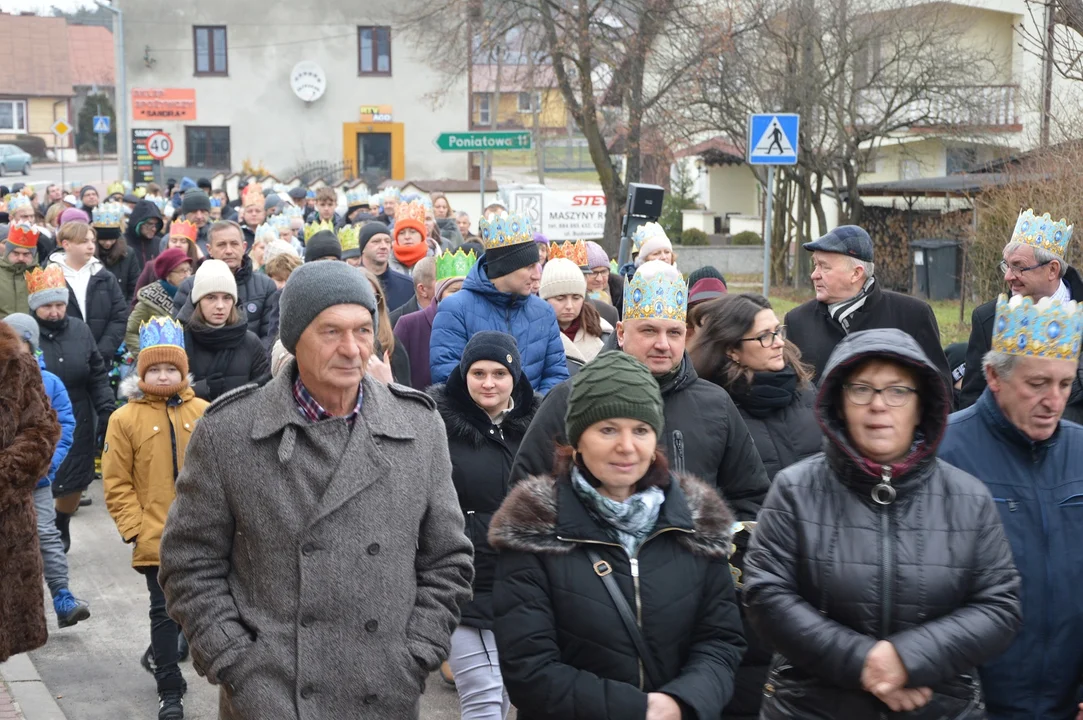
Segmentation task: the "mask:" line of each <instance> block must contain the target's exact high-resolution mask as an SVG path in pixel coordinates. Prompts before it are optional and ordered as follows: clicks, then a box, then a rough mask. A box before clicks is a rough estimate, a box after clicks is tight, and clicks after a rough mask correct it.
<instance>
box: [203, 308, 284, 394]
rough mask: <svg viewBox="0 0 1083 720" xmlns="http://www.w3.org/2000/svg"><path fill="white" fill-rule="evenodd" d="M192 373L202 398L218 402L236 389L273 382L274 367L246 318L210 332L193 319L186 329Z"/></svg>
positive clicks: (208, 328) (212, 329)
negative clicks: (217, 400) (272, 367)
mask: <svg viewBox="0 0 1083 720" xmlns="http://www.w3.org/2000/svg"><path fill="white" fill-rule="evenodd" d="M184 349H185V350H186V351H187V353H188V372H189V373H190V374H191V375H192V377H193V378H195V382H194V383H192V389H193V390H195V391H196V395H197V396H198V397H201V398H203V399H204V400H209V401H211V402H214V400H216V399H217V398H219V397H221V396H222V395H224V394H226V393H227V392H229V391H230V390H233V389H234V388H239V387H240V386H242V385H247V384H248V383H251V382H258V383H260V384H262V383H265V382H267V380H269V379H270V378H271V363H270V361H269V360H268V359H267V353H266V352H265V351H264V349H263V345H262V343H260V340H259V338H258V337H256V335H255V333H253V332H252V331H251V330H249V329H248V324H247V322H246V320H245V318H244V316H243V314H242V315H241V319H240V320H238V321H237V323H236V324H235V325H227V326H225V327H220V328H210V327H207V326H205V325H203V324H201V323H199V322H198V321H197V320H194V319H190V320H189V322H188V324H187V325H186V326H185V328H184Z"/></svg>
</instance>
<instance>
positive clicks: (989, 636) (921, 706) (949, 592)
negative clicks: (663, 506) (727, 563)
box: [744, 329, 1022, 720]
mask: <svg viewBox="0 0 1083 720" xmlns="http://www.w3.org/2000/svg"><path fill="white" fill-rule="evenodd" d="M950 398H951V396H950V395H949V393H948V389H947V388H946V387H945V385H944V379H943V375H942V374H941V373H940V370H939V368H938V367H937V366H936V365H934V364H933V363H932V362H931V361H930V360H929V358H928V357H926V355H925V353H924V352H923V351H922V349H921V347H920V346H919V345H918V343H917V341H916V340H914V339H913V338H912V337H911V336H910V335H908V334H907V333H905V332H903V331H901V330H895V329H878V330H865V331H863V332H856V333H854V334H852V335H849V336H847V337H846V338H844V339H843V340H842V341H841V342H840V343H839V344H838V347H836V348H835V350H834V352H832V353H831V357H830V359H829V360H828V361H827V364H826V366H825V369H824V374H823V376H822V383H821V387H820V392H819V395H818V396H817V398H816V416H817V418H818V419H819V422H820V425H821V426H822V427H823V429H824V434H825V436H826V438H827V443H826V444H825V451H824V452H823V453H820V454H817V455H815V456H813V457H811V458H808V459H807V460H805V461H803V462H800V463H798V464H796V465H793V466H791V467H788V468H786V469H785V470H783V471H782V472H780V473H779V474H778V475H777V476H775V480H774V482H773V483H772V485H771V490H770V492H769V493H768V495H767V499H766V501H765V502H764V504H763V509H762V510H761V511H760V514H759V518H758V522H757V524H756V529H755V532H753V533H752V540H751V543H750V544H749V548H748V551H747V553H746V555H745V583H744V602H745V606H746V607H747V608H748V616H749V618H750V620H751V622H752V625H753V627H755V628H756V630H757V632H759V633H760V634H761V635H763V636H764V637H765V638H766V639H767V640H768V641H769V642H770V643H771V644H772V645H773V646H774V648H775V651H776V655H775V658H774V660H773V662H772V667H771V671H770V673H769V674H768V678H767V683H766V684H765V685H764V700H763V706H762V710H761V715H760V717H761V718H763V720H782V719H783V718H802V719H803V720H829V719H830V720H834V719H835V718H846V719H847V720H883V719H884V718H888V717H906V718H908V719H909V720H940V719H941V718H952V720H984V718H985V717H986V712H985V708H984V702H983V700H982V692H981V685H980V683H979V681H978V676H977V668H978V667H979V666H981V665H982V664H984V663H986V662H988V661H989V660H991V659H993V658H995V657H997V656H998V655H1000V654H1001V653H1002V652H1004V651H1005V650H1006V649H1007V648H1008V646H1009V645H1011V643H1012V640H1013V638H1014V637H1015V633H1016V632H1017V631H1018V629H1019V626H1020V625H1021V623H1022V614H1021V609H1020V598H1019V593H1020V587H1019V586H1020V582H1019V573H1018V572H1017V571H1016V569H1015V565H1014V563H1013V561H1012V551H1011V547H1010V546H1009V545H1008V541H1007V539H1006V538H1005V536H1004V528H1003V527H1002V525H1001V521H1000V515H999V514H998V511H997V509H996V505H995V503H994V502H993V498H992V496H991V495H990V494H989V490H988V489H987V488H986V486H985V484H984V483H982V482H981V481H980V480H978V479H977V478H975V477H973V476H971V475H968V474H967V473H965V472H963V471H962V470H959V469H957V468H955V467H953V466H951V465H948V464H947V463H945V462H943V461H941V460H938V459H937V457H936V452H937V448H938V446H939V445H940V441H941V438H942V437H943V434H944V429H945V427H946V425H947V422H948V412H949V411H950V409H951V399H950ZM895 713H905V715H896V714H895Z"/></svg>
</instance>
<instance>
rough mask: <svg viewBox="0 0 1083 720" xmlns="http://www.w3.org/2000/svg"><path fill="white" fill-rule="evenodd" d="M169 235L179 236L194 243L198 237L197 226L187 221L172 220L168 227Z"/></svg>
mask: <svg viewBox="0 0 1083 720" xmlns="http://www.w3.org/2000/svg"><path fill="white" fill-rule="evenodd" d="M169 234H170V235H180V236H182V237H186V238H188V239H189V240H191V241H192V242H195V241H196V238H197V237H199V226H198V225H196V224H195V223H191V222H188V221H187V220H174V221H173V223H172V224H171V225H170V226H169Z"/></svg>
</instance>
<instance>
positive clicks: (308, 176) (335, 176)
mask: <svg viewBox="0 0 1083 720" xmlns="http://www.w3.org/2000/svg"><path fill="white" fill-rule="evenodd" d="M279 176H280V177H283V178H287V179H293V178H299V179H300V181H301V184H302V185H312V184H313V183H315V182H323V183H324V184H325V185H338V184H340V183H342V182H343V181H345V180H352V179H353V178H354V171H353V163H352V162H350V161H349V160H339V161H338V162H331V161H328V160H317V161H313V162H307V163H303V164H301V165H297V166H294V167H292V168H289V169H287V170H286V171H285V172H283V173H280V174H279ZM377 184H379V183H377ZM372 187H375V186H372Z"/></svg>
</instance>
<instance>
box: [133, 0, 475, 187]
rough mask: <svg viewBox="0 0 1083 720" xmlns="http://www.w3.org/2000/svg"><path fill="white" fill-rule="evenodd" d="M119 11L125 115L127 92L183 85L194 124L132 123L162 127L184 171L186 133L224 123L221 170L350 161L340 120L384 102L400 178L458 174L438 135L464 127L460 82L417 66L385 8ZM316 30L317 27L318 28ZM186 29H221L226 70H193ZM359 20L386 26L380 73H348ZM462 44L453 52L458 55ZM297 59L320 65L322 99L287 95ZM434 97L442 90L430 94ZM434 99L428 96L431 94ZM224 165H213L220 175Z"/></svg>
mask: <svg viewBox="0 0 1083 720" xmlns="http://www.w3.org/2000/svg"><path fill="white" fill-rule="evenodd" d="M117 5H118V7H119V8H120V9H121V10H123V12H124V40H125V45H126V52H125V54H126V56H127V57H126V67H127V72H128V77H127V85H128V89H129V96H128V97H129V112H131V110H130V108H131V102H130V97H131V96H130V90H131V89H132V88H140V89H144V88H194V89H195V91H196V112H197V119H196V121H194V122H187V123H185V122H178V121H141V120H133V121H132V123H131V127H132V128H161V129H163V130H165V131H166V132H168V133H169V134H170V135H171V136H172V138H173V141H174V143H175V150H174V152H173V154H172V156H171V157H170V158H169V159H167V160H166V161H165V166H166V170H167V171H168V168H169V167H170V166H174V167H180V166H183V165H185V160H186V155H185V153H186V146H185V126H186V125H193V126H218V127H221V126H228V127H229V128H230V145H231V147H230V164H231V166H232V167H231V168H229V169H231V170H234V171H239V170H240V169H241V167H242V164H243V163H244V162H245V161H246V160H247V161H250V162H251V163H253V164H254V165H257V166H258V165H262V166H264V167H266V169H267V170H268V171H270V172H271V173H282V172H284V171H286V170H287V169H290V168H293V167H296V166H297V165H300V164H303V163H305V162H311V161H330V162H338V161H341V160H343V159H345V158H348V157H352V155H353V153H354V147H344V145H347V144H350V145H353V144H354V143H355V142H356V141H355V139H354V137H353V136H350V137H348V138H345V139H344V127H343V125H344V123H357V122H359V121H360V110H361V107H362V106H367V105H373V106H375V105H390V106H391V107H392V116H393V117H392V121H393V122H395V123H403V124H404V128H403V146H404V147H403V149H404V156H405V167H404V173H403V179H411V178H424V179H427V178H452V179H466V178H467V177H468V170H469V168H468V165H467V154H466V153H450V152H449V153H441V152H440V151H439V150H437V149H436V147H435V146H434V145H433V140H434V139H435V137H436V136H437V135H438V134H440V133H441V132H446V131H456V130H467V129H469V121H470V112H469V111H470V108H469V91H468V87H467V81H466V78H465V77H463V78H460V79H458V80H456V81H454V82H452V83H450V84H449V83H448V82H447V79H446V77H444V76H443V75H442V74H440V73H438V72H435V71H434V70H433V69H432V68H431V67H430V66H429V65H428V64H427V63H426V60H425V48H424V47H423V46H421V47H419V46H418V44H417V43H416V42H415V41H414V38H413V37H408V36H407V35H406V33H405V32H404V31H398V30H397V29H396V28H395V27H394V23H393V14H394V13H396V12H398V11H400V10H401V5H400V4H396V3H386V2H375V1H374V0H354V1H351V0H306V1H305V2H303V3H287V2H272V3H266V4H257V5H252V4H246V3H239V2H233V1H232V0H185V1H184V2H182V3H168V2H158V1H157V0H118V2H117ZM317 23H319V24H317ZM197 25H225V26H226V28H227V31H226V32H227V47H228V64H229V75H228V76H227V77H203V76H197V75H196V74H195V62H194V47H193V46H194V33H193V27H194V26H197ZM359 25H365V26H369V25H388V26H392V30H391V58H392V62H391V71H392V74H391V76H390V77H372V76H359V75H358V36H357V27H358V26H359ZM430 40H431V41H434V42H437V41H439V40H440V35H439V32H435V33H434V34H433V35H432V36H431V38H430ZM466 51H467V49H466V48H464V49H463V52H466ZM301 60H311V61H315V62H317V63H319V65H320V66H321V67H322V68H323V70H324V73H325V74H326V77H327V89H326V92H325V93H324V95H323V97H321V98H320V99H319V100H316V101H315V102H313V103H305V102H304V101H302V100H301V99H299V98H298V97H297V96H296V95H294V93H293V91H292V90H291V88H290V82H289V74H290V70H291V69H292V68H293V66H294V65H295V64H296V63H297V62H299V61H301ZM440 91H445V92H440ZM434 93H436V94H439V97H438V98H436V99H435V100H433V99H432V98H430V97H427V96H430V95H432V94H434ZM223 169H224V168H223Z"/></svg>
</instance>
